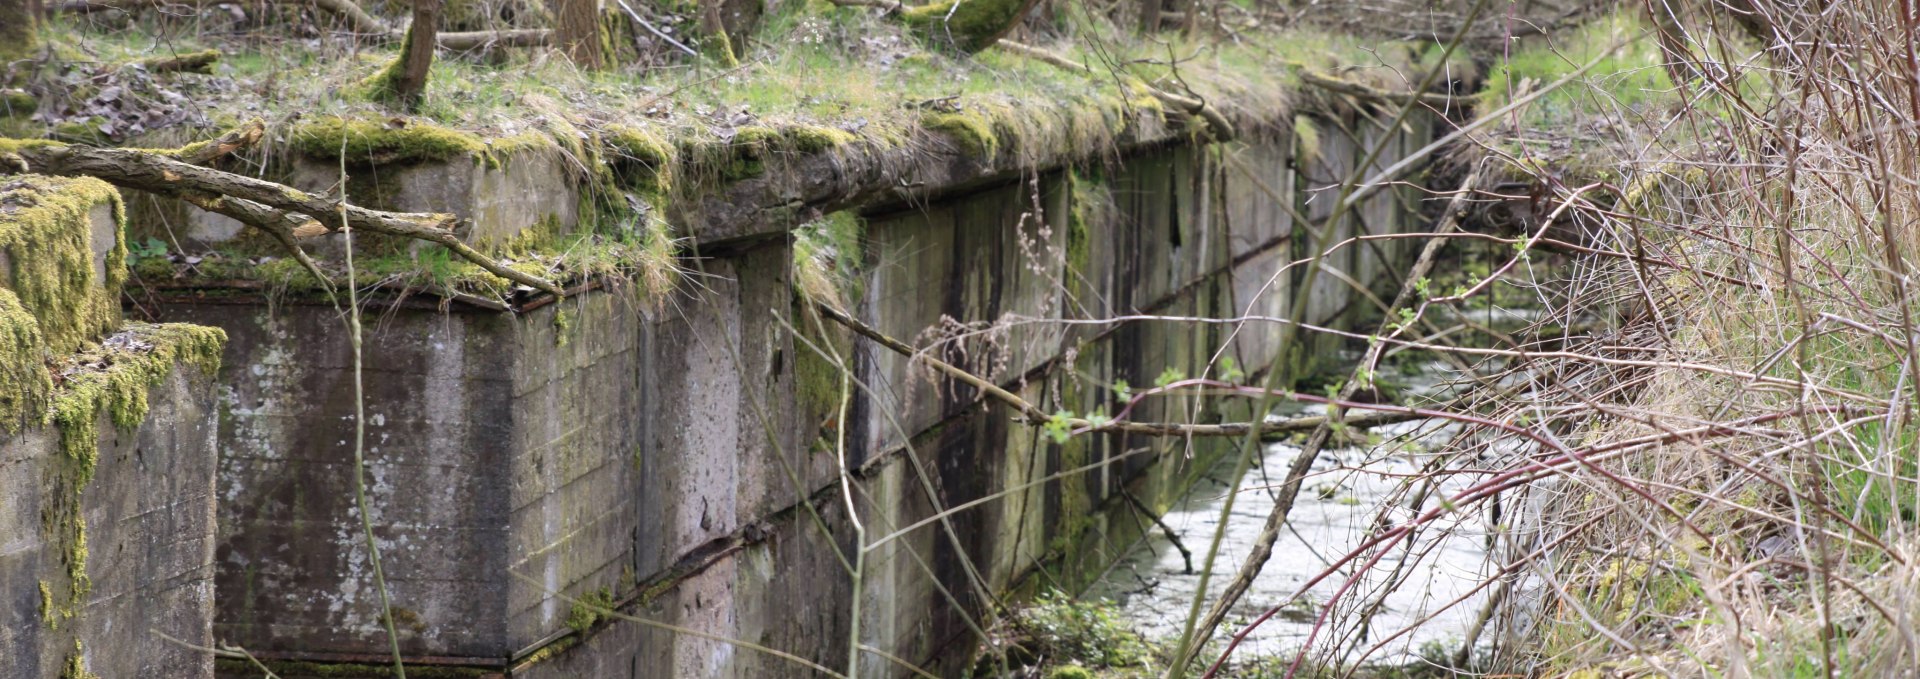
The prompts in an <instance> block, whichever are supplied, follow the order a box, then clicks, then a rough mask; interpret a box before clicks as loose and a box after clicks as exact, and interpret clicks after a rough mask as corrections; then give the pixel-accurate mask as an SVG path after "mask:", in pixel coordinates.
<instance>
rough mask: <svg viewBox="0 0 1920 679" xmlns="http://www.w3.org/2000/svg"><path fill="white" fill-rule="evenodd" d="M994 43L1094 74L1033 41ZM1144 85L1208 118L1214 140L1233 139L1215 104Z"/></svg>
mask: <svg viewBox="0 0 1920 679" xmlns="http://www.w3.org/2000/svg"><path fill="white" fill-rule="evenodd" d="M995 45H996V46H998V47H1000V48H1001V49H1004V50H1007V51H1009V52H1012V53H1014V54H1018V55H1021V56H1024V57H1027V58H1030V59H1036V60H1039V61H1043V62H1046V63H1048V64H1052V65H1054V66H1058V67H1060V68H1064V69H1067V70H1069V71H1074V72H1077V73H1082V74H1085V75H1094V71H1093V67H1091V66H1088V65H1086V64H1082V63H1080V62H1077V61H1074V60H1072V59H1068V58H1066V57H1064V56H1061V55H1059V54H1056V53H1053V52H1050V51H1047V50H1044V49H1040V48H1038V47H1034V46H1032V45H1026V44H1022V43H1018V42H1014V41H1012V40H1007V39H1005V38H1002V39H1001V40H1000V41H999V42H997V43H995ZM1146 88H1147V91H1148V92H1151V93H1152V94H1153V97H1154V98H1155V99H1159V100H1160V101H1161V102H1163V103H1166V104H1168V105H1171V106H1173V107H1174V108H1176V109H1179V110H1181V111H1185V112H1187V113H1190V114H1193V115H1196V116H1199V117H1200V118H1201V119H1202V120H1205V121H1207V127H1208V128H1210V129H1211V130H1212V134H1213V136H1214V140H1215V141H1233V138H1234V134H1235V133H1234V129H1233V123H1232V122H1230V121H1228V120H1227V117H1226V116H1223V115H1221V114H1220V110H1219V109H1216V108H1214V107H1213V106H1212V105H1211V104H1208V103H1207V102H1206V101H1205V100H1203V99H1200V98H1198V97H1190V96H1187V95H1184V94H1177V93H1174V92H1169V91H1167V90H1163V89H1160V88H1158V87H1154V86H1153V85H1150V84H1149V85H1146Z"/></svg>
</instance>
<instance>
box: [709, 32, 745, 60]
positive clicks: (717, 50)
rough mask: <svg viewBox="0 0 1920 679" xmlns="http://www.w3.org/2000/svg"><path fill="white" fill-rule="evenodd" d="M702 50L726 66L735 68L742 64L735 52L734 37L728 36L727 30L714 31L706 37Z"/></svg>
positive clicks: (710, 57)
mask: <svg viewBox="0 0 1920 679" xmlns="http://www.w3.org/2000/svg"><path fill="white" fill-rule="evenodd" d="M700 51H701V52H703V53H705V54H706V55H707V58H709V59H712V60H714V62H715V63H718V64H720V65H721V66H723V67H725V68H735V67H738V66H739V65H740V57H739V56H738V55H736V54H734V53H733V39H732V38H729V37H727V32H726V31H724V30H719V31H714V32H713V33H712V34H709V35H708V36H707V37H706V39H704V40H701V41H700Z"/></svg>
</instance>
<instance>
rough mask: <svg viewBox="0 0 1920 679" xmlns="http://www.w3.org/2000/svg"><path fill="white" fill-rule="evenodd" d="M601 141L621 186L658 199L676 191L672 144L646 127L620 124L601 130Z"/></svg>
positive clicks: (615, 177) (674, 155)
mask: <svg viewBox="0 0 1920 679" xmlns="http://www.w3.org/2000/svg"><path fill="white" fill-rule="evenodd" d="M600 139H601V144H602V145H603V146H604V147H605V153H606V157H607V161H608V163H609V165H611V167H612V169H613V173H614V179H615V181H616V182H617V183H618V184H619V185H621V186H625V187H628V188H631V189H635V190H638V191H641V192H643V193H647V194H649V195H652V196H656V197H663V196H665V195H666V194H667V192H668V191H669V190H671V189H672V188H673V165H674V159H675V158H676V157H677V154H676V153H675V151H674V146H673V145H672V144H669V143H667V142H666V141H663V140H662V139H661V138H660V137H659V136H658V135H656V134H654V133H653V132H651V131H648V130H646V129H644V128H640V127H634V126H631V125H623V124H619V123H614V124H611V125H607V126H606V127H603V128H601V129H600Z"/></svg>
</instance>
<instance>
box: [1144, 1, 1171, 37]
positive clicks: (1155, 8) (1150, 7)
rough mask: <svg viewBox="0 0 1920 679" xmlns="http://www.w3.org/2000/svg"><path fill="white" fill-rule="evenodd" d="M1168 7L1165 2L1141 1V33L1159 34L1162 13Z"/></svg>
mask: <svg viewBox="0 0 1920 679" xmlns="http://www.w3.org/2000/svg"><path fill="white" fill-rule="evenodd" d="M1165 6H1166V2H1165V0H1140V32H1141V33H1157V32H1159V31H1160V11H1161V8H1163V7H1165Z"/></svg>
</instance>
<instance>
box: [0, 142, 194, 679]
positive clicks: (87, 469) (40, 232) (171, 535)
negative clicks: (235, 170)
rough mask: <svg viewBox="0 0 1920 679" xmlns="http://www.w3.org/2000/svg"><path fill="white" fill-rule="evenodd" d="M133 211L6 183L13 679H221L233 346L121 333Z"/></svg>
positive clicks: (139, 327) (53, 186)
mask: <svg viewBox="0 0 1920 679" xmlns="http://www.w3.org/2000/svg"><path fill="white" fill-rule="evenodd" d="M124 214H125V213H124V210H123V209H122V208H121V200H120V196H119V194H118V193H117V192H115V191H114V190H113V188H112V187H109V186H107V185H106V184H104V183H101V182H98V181H95V180H91V179H58V178H51V177H39V176H33V175H24V176H15V177H7V178H4V179H0V437H4V438H0V593H4V598H0V676H6V677H52V676H60V677H63V678H66V677H72V678H80V677H98V676H106V677H122V676H170V677H208V676H211V674H212V668H213V665H212V661H211V658H210V657H208V656H207V655H205V654H204V653H201V652H199V651H195V650H192V649H190V648H186V647H183V646H180V645H178V644H174V643H172V642H168V641H166V640H164V639H162V638H161V637H159V636H156V635H154V634H152V632H160V633H164V634H167V635H170V636H173V637H175V638H178V639H182V640H185V641H187V642H188V643H192V644H197V645H200V646H207V645H209V642H210V641H211V638H212V637H211V631H212V613H213V537H214V532H213V525H214V524H213V507H214V492H213V489H214V486H213V481H214V476H213V471H214V459H215V453H214V447H213V442H214V419H213V415H214V411H213V407H212V404H213V382H212V378H213V375H214V373H215V372H217V371H218V365H219V361H220V351H221V347H222V345H223V344H224V343H225V341H226V334H225V333H223V332H221V331H220V330H219V329H216V328H207V327H200V326H192V325H182V324H169V325H148V324H142V323H128V324H123V323H121V321H120V306H119V295H120V286H121V282H122V281H123V280H124V279H125V277H126V269H125V264H126V248H125V246H124V245H123V244H122V240H123V237H122V231H123V229H122V224H123V218H124Z"/></svg>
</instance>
